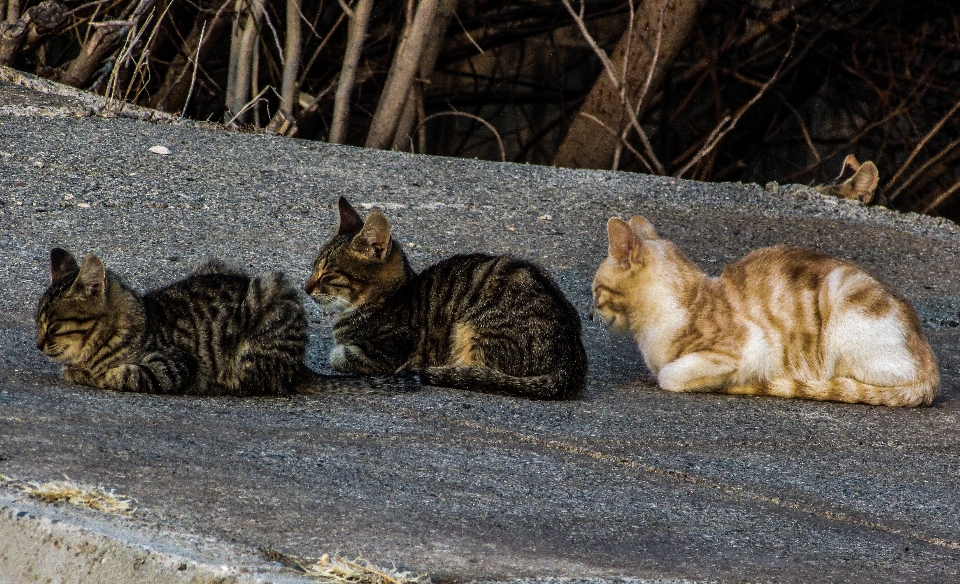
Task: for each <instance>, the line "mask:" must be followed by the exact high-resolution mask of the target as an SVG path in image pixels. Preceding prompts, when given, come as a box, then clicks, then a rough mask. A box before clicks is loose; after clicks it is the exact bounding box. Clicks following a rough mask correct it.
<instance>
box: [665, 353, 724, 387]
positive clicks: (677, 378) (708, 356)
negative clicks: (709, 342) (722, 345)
mask: <svg viewBox="0 0 960 584" xmlns="http://www.w3.org/2000/svg"><path fill="white" fill-rule="evenodd" d="M736 371H737V362H736V360H735V359H734V358H733V357H731V356H729V355H724V354H721V353H714V352H712V351H699V352H697V353H689V354H687V355H684V356H683V357H680V358H679V359H677V360H675V361H671V362H670V363H667V364H666V365H664V366H663V367H661V368H660V373H659V374H658V375H657V383H658V384H659V385H660V387H661V388H663V389H665V390H667V391H674V392H683V391H715V390H717V389H720V388H722V387H724V386H726V385H729V384H730V381H731V378H732V377H733V374H734V373H736Z"/></svg>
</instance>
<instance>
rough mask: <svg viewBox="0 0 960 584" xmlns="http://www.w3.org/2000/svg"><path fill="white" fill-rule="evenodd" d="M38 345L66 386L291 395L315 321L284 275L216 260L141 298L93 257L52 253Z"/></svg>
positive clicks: (39, 316) (39, 315)
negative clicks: (254, 274)
mask: <svg viewBox="0 0 960 584" xmlns="http://www.w3.org/2000/svg"><path fill="white" fill-rule="evenodd" d="M50 274H51V280H52V284H51V285H50V287H49V288H48V289H47V291H46V293H44V295H43V297H42V298H41V300H40V304H39V306H38V308H37V313H36V321H37V327H38V330H39V332H38V335H37V348H39V349H41V350H42V351H43V352H44V353H45V354H46V355H47V356H48V357H50V358H51V359H53V360H55V361H58V362H60V363H63V375H64V377H65V378H66V379H67V380H68V381H72V382H76V383H81V384H84V385H92V386H94V387H99V388H103V389H112V390H117V391H131V392H140V393H165V394H191V395H234V396H249V395H272V396H276V395H285V394H287V393H289V392H290V391H291V390H292V388H293V386H294V384H295V382H296V381H297V380H298V378H299V377H300V375H301V373H302V372H303V370H302V367H303V365H302V361H303V356H304V352H305V351H306V345H307V320H306V315H305V313H304V310H303V306H302V305H301V303H300V297H299V294H298V293H297V290H296V289H295V288H294V287H293V286H291V285H290V284H289V282H287V280H286V278H285V277H284V276H283V274H280V273H279V272H274V273H271V274H269V275H267V276H264V277H262V278H251V277H249V276H247V275H246V274H244V273H243V272H241V271H237V270H233V269H231V268H228V267H226V266H225V265H223V264H221V263H219V262H216V261H210V262H208V263H206V264H204V265H203V266H201V268H200V269H198V270H197V271H195V272H194V273H193V274H191V275H190V276H188V277H187V278H186V279H184V280H181V281H179V282H176V283H174V284H171V285H169V286H167V287H165V288H160V289H158V290H154V291H152V292H148V293H147V294H144V295H141V294H139V293H137V292H135V291H134V290H132V289H131V288H130V287H129V286H127V285H126V284H125V283H124V282H123V281H122V280H121V279H120V278H119V277H117V276H116V275H115V274H113V273H112V272H111V271H110V270H107V269H106V268H105V267H104V265H103V262H102V261H101V260H100V258H98V257H97V256H95V255H93V254H87V255H86V256H84V258H83V264H82V265H77V261H76V259H74V257H73V256H72V255H71V254H70V252H68V251H65V250H63V249H60V248H54V249H53V250H52V251H51V252H50Z"/></svg>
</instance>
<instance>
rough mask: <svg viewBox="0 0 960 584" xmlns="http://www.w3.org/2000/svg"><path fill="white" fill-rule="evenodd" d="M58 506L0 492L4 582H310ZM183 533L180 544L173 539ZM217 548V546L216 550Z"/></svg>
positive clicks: (206, 546) (0, 574)
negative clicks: (37, 502) (38, 503)
mask: <svg viewBox="0 0 960 584" xmlns="http://www.w3.org/2000/svg"><path fill="white" fill-rule="evenodd" d="M88 515H89V514H85V513H82V512H80V511H76V510H72V509H65V508H61V507H59V506H51V505H35V504H33V503H31V502H29V501H26V500H24V499H21V498H15V497H13V496H11V495H9V494H0V542H2V546H0V581H2V582H3V583H4V584H19V583H20V582H23V583H28V582H29V583H35V582H57V583H58V584H74V583H75V584H94V583H95V584H131V583H134V582H136V583H137V584H174V583H177V584H179V583H190V584H259V583H266V582H270V583H274V584H298V583H307V582H314V581H313V580H311V579H309V578H305V577H300V576H297V575H296V574H293V573H292V572H291V571H290V570H286V569H284V568H283V567H282V566H280V565H279V564H269V563H267V562H264V561H262V560H258V559H257V558H254V557H245V556H243V555H242V554H238V553H236V552H231V551H230V550H228V549H225V548H222V547H221V546H217V545H216V544H215V543H213V542H210V541H205V542H193V543H192V544H191V543H189V542H187V541H182V540H185V539H186V538H185V537H184V536H183V535H182V534H173V533H169V532H164V531H162V530H156V531H155V532H154V533H152V534H147V533H144V532H143V531H140V530H136V529H132V528H130V529H124V528H122V527H118V526H117V525H116V522H115V521H114V522H111V524H108V523H106V522H104V521H101V520H98V519H97V518H94V517H91V516H88ZM177 540H181V543H177ZM217 548H220V549H217Z"/></svg>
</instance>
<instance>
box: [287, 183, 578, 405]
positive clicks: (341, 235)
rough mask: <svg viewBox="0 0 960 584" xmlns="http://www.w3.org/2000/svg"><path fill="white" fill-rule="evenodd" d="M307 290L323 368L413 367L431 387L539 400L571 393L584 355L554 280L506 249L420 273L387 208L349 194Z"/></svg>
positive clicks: (461, 258) (399, 369)
mask: <svg viewBox="0 0 960 584" xmlns="http://www.w3.org/2000/svg"><path fill="white" fill-rule="evenodd" d="M339 214H340V218H339V225H338V226H337V229H336V234H335V235H334V236H333V238H332V239H331V240H330V241H328V242H327V243H326V244H325V245H324V246H323V247H322V248H321V249H320V252H319V254H318V255H317V258H316V260H315V261H314V263H313V273H312V275H311V276H310V278H309V280H308V281H307V283H306V285H305V286H304V288H305V290H306V292H307V293H308V294H310V295H311V297H312V298H313V299H314V300H315V301H316V302H317V303H318V304H319V305H320V306H321V307H323V308H326V309H339V310H340V311H342V312H341V313H340V314H339V315H338V317H337V320H336V322H335V324H334V328H333V339H334V342H335V343H336V345H335V346H334V348H333V350H332V351H331V353H330V365H331V366H332V367H333V369H334V370H336V371H340V372H344V373H360V374H375V373H394V372H413V373H417V374H419V376H420V378H421V379H422V380H423V381H424V382H426V383H428V384H431V385H441V386H447V387H455V388H461V389H472V390H476V391H482V392H490V393H503V394H510V395H516V396H523V397H529V398H537V399H567V398H575V397H577V396H579V395H580V393H581V392H582V390H583V387H584V383H585V380H586V372H587V357H586V352H585V351H584V348H583V343H582V341H581V340H580V318H579V315H578V314H577V311H576V310H575V309H574V308H573V306H572V305H571V304H570V302H568V301H567V299H566V298H565V297H564V295H563V293H562V292H561V291H560V290H559V288H557V285H556V284H555V283H554V282H553V280H551V279H550V277H549V276H548V275H547V274H545V273H544V272H543V271H542V270H540V269H539V268H537V267H536V266H534V265H533V264H531V263H528V262H526V261H523V260H520V259H517V258H515V257H511V256H490V255H483V254H471V255H458V256H453V257H451V258H448V259H446V260H443V261H441V262H440V263H438V264H435V265H433V266H431V267H429V268H427V269H426V270H425V271H424V272H423V273H421V274H417V273H416V272H414V271H413V270H412V269H411V268H410V264H409V262H408V261H407V258H406V256H405V255H404V253H403V250H402V249H401V247H400V245H398V244H397V243H396V242H395V241H393V240H392V239H391V235H390V234H391V228H390V224H389V223H388V222H387V218H386V217H385V216H384V215H383V213H381V212H379V211H374V212H372V213H371V214H370V216H369V217H368V218H367V220H366V222H364V221H363V219H361V217H360V215H358V214H357V212H356V211H355V210H354V209H353V207H351V206H350V203H348V202H347V201H346V199H343V198H341V199H340V202H339Z"/></svg>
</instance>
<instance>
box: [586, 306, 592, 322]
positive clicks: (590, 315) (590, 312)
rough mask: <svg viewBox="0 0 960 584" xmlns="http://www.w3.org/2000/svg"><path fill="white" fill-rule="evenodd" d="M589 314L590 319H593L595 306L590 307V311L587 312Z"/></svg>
mask: <svg viewBox="0 0 960 584" xmlns="http://www.w3.org/2000/svg"><path fill="white" fill-rule="evenodd" d="M587 316H588V317H589V318H590V320H593V307H592V306H591V307H590V311H589V312H588V313H587Z"/></svg>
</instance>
